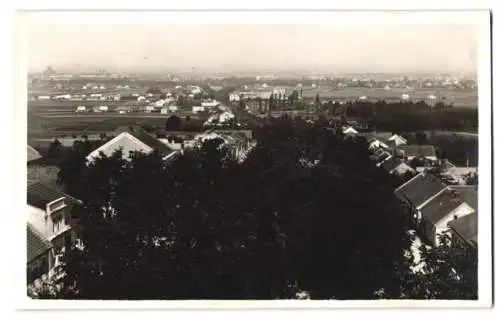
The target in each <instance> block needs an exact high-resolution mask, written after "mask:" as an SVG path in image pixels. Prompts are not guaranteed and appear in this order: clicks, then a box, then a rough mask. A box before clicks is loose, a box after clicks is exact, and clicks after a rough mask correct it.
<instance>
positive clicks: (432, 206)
mask: <svg viewBox="0 0 500 319" xmlns="http://www.w3.org/2000/svg"><path fill="white" fill-rule="evenodd" d="M462 203H463V201H462V200H461V199H460V197H459V196H458V194H454V193H453V192H452V191H449V190H446V191H444V192H442V193H440V194H439V195H437V196H436V197H434V198H433V199H432V200H431V201H430V202H429V203H427V204H426V205H425V206H424V207H422V208H421V210H420V211H421V212H422V217H423V218H425V219H426V220H428V221H429V222H431V223H433V224H437V223H438V222H439V221H440V220H441V219H443V218H444V217H446V216H447V215H448V214H449V213H451V212H452V211H454V210H455V209H456V208H457V207H458V206H460V205H461V204H462Z"/></svg>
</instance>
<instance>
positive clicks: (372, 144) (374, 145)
mask: <svg viewBox="0 0 500 319" xmlns="http://www.w3.org/2000/svg"><path fill="white" fill-rule="evenodd" d="M378 148H383V149H389V145H387V144H385V143H384V142H382V141H380V140H378V139H376V138H373V139H370V140H369V141H368V149H369V150H370V151H374V150H376V149H378Z"/></svg>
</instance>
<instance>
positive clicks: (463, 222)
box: [448, 213, 477, 248]
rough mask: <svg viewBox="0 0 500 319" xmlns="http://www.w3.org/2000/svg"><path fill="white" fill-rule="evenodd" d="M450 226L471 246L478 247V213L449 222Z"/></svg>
mask: <svg viewBox="0 0 500 319" xmlns="http://www.w3.org/2000/svg"><path fill="white" fill-rule="evenodd" d="M448 226H449V227H450V228H451V229H453V230H454V231H455V233H457V234H458V235H459V236H460V237H462V239H463V240H465V241H466V242H467V243H469V245H471V246H472V247H474V248H476V247H477V213H473V214H469V215H465V216H463V217H461V218H457V219H455V220H453V221H451V222H449V223H448Z"/></svg>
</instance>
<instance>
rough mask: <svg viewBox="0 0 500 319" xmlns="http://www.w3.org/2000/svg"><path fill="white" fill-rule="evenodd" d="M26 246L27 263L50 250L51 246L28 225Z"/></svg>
mask: <svg viewBox="0 0 500 319" xmlns="http://www.w3.org/2000/svg"><path fill="white" fill-rule="evenodd" d="M26 246H27V261H28V263H29V262H30V261H32V260H33V259H35V258H36V257H38V256H40V255H41V254H43V253H44V252H46V251H47V250H49V249H51V248H52V244H51V243H50V242H49V241H48V240H46V239H45V238H43V236H42V234H40V233H39V232H38V231H37V230H36V229H35V228H34V227H32V226H31V225H30V224H28V225H27V238H26Z"/></svg>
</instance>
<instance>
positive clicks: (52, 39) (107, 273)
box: [15, 11, 492, 306]
mask: <svg viewBox="0 0 500 319" xmlns="http://www.w3.org/2000/svg"><path fill="white" fill-rule="evenodd" d="M278 17H280V18H278ZM17 22H18V23H17V24H16V25H15V28H16V32H17V33H16V37H17V38H18V41H17V42H18V47H17V50H18V51H17V52H18V54H17V62H18V65H19V70H20V71H19V72H18V73H19V74H20V75H19V76H18V77H19V79H21V80H20V84H19V91H18V92H22V94H19V97H18V100H17V102H16V103H19V105H21V106H20V108H21V110H23V111H22V114H20V115H19V114H18V116H19V117H18V118H17V119H18V120H19V123H21V121H22V120H23V119H24V120H25V126H23V127H24V129H23V131H24V132H23V134H26V135H25V140H21V143H24V141H25V143H26V146H24V145H21V147H22V148H23V149H24V147H26V164H24V163H21V162H22V161H21V158H22V157H18V160H17V161H18V162H19V163H18V165H22V166H23V167H24V165H26V166H25V170H26V176H25V177H24V178H23V179H22V180H23V183H24V181H25V192H26V193H25V194H26V203H25V205H24V209H25V211H26V214H24V215H23V214H20V215H23V216H26V218H25V221H24V223H23V225H24V228H23V229H25V232H26V235H24V230H23V236H24V237H25V238H26V247H25V251H26V255H24V253H23V256H26V257H24V258H25V259H26V260H25V267H26V273H25V274H26V280H25V282H24V286H25V289H24V291H25V297H26V298H27V299H29V301H30V302H35V303H36V302H43V301H49V300H78V301H82V302H83V301H96V300H108V301H111V300H119V301H124V302H125V301H139V300H141V301H154V300H161V301H189V300H215V301H217V300H218V301H228V302H231V301H255V302H259V301H283V300H287V301H296V302H307V301H311V302H313V301H318V300H321V301H325V300H327V301H332V302H336V301H337V302H338V301H343V302H345V301H369V302H377V301H399V302H400V303H396V304H395V305H402V306H404V305H408V303H405V301H417V302H418V301H421V302H425V301H429V300H435V301H438V300H442V301H463V302H464V304H465V305H470V306H475V305H477V304H481V305H483V306H485V305H486V306H487V305H488V304H491V298H492V296H491V294H492V288H491V277H492V269H491V263H492V259H491V258H492V254H491V245H492V243H491V240H492V239H491V236H492V234H491V231H492V229H491V219H492V211H491V199H492V195H491V178H492V177H491V173H490V171H491V158H490V155H489V154H490V152H491V144H490V140H491V132H490V131H489V130H491V127H490V124H489V123H490V121H491V119H490V117H489V115H488V114H489V112H490V108H491V105H490V103H491V101H490V98H491V96H490V93H489V92H490V85H491V84H490V77H489V75H488V74H489V72H490V70H489V69H488V68H489V67H490V64H489V63H490V57H489V54H490V47H489V45H490V43H489V41H490V34H489V32H490V15H489V12H487V11H471V12H467V11H461V12H425V11H414V12H411V11H409V12H405V13H401V12H399V13H397V12H390V11H385V12H378V13H375V12H373V13H370V12H355V11H353V12H336V11H321V12H308V13H302V14H301V13H300V12H286V11H284V12H265V11H263V12H249V13H247V14H245V12H230V11H229V12H228V11H226V12H140V13H138V12H137V13H134V12H122V13H120V12H111V11H106V12H104V11H103V12H99V11H95V12H87V13H85V12H64V11H62V12H50V11H47V12H19V13H17ZM485 68H486V69H485ZM485 71H486V72H487V73H484V72H485ZM482 72H483V73H482ZM481 73H482V75H481ZM485 74H486V77H485V76H484V75H485ZM16 83H17V82H16ZM484 114H486V115H484ZM16 121H17V120H16ZM485 121H487V122H485ZM480 135H481V136H480ZM480 138H481V142H479V140H480ZM479 144H481V149H480V148H479ZM483 148H484V149H483ZM485 149H486V150H485ZM19 179H21V177H20V178H19ZM480 179H481V183H479V180H480ZM483 186H484V187H483ZM18 249H19V250H21V246H19V247H18ZM479 266H480V267H479ZM479 269H481V271H479ZM23 275H24V270H22V272H19V276H20V278H22V276H23ZM481 276H484V277H481ZM21 280H22V279H21ZM481 300H482V301H483V302H482V303H480V301H481ZM125 306H126V304H125Z"/></svg>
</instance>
